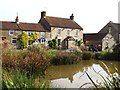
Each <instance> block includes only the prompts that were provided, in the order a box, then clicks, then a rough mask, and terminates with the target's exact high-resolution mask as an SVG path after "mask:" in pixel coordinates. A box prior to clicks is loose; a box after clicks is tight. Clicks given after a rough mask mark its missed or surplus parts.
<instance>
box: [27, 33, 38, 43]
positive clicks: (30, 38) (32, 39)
mask: <svg viewBox="0 0 120 90" xmlns="http://www.w3.org/2000/svg"><path fill="white" fill-rule="evenodd" d="M37 39H38V35H37V33H36V32H32V33H31V35H30V37H29V40H31V41H32V42H34V41H35V40H37Z"/></svg>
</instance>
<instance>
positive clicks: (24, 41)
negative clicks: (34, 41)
mask: <svg viewBox="0 0 120 90" xmlns="http://www.w3.org/2000/svg"><path fill="white" fill-rule="evenodd" d="M28 40H29V38H28V34H27V33H26V32H22V34H21V35H19V36H18V41H19V43H20V49H23V48H27V46H28Z"/></svg>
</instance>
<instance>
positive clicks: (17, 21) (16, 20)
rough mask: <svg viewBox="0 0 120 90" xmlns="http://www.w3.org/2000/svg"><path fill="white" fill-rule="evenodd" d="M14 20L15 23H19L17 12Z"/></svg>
mask: <svg viewBox="0 0 120 90" xmlns="http://www.w3.org/2000/svg"><path fill="white" fill-rule="evenodd" d="M15 22H16V23H17V24H19V19H18V13H17V16H16V19H15Z"/></svg>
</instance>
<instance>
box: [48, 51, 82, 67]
mask: <svg viewBox="0 0 120 90" xmlns="http://www.w3.org/2000/svg"><path fill="white" fill-rule="evenodd" d="M49 55H50V59H51V60H50V62H51V64H53V65H66V64H75V63H78V62H79V60H80V59H81V54H78V53H77V54H75V53H66V52H63V51H59V52H55V53H54V52H49Z"/></svg>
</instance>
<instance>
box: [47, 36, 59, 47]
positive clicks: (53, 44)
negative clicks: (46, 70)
mask: <svg viewBox="0 0 120 90" xmlns="http://www.w3.org/2000/svg"><path fill="white" fill-rule="evenodd" d="M57 43H58V39H57V37H55V39H52V40H51V41H50V42H49V47H51V48H53V49H55V48H56V47H57Z"/></svg>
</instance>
